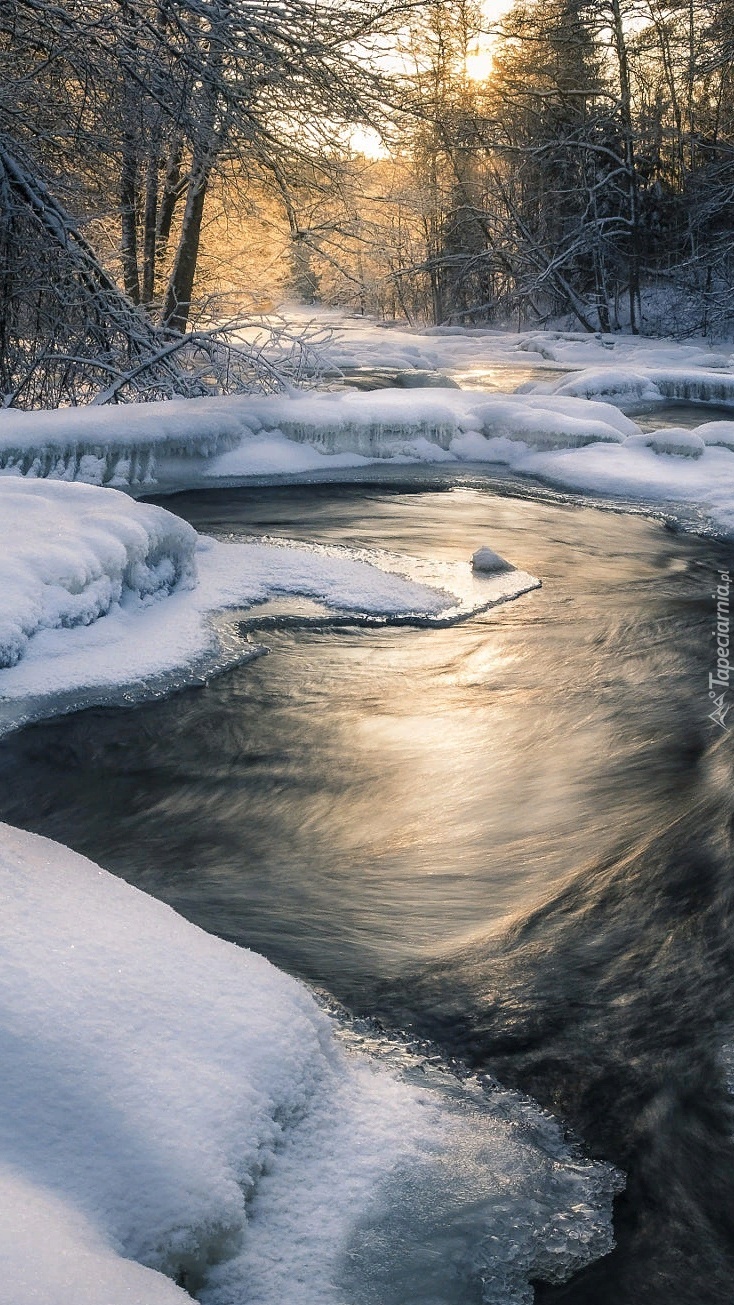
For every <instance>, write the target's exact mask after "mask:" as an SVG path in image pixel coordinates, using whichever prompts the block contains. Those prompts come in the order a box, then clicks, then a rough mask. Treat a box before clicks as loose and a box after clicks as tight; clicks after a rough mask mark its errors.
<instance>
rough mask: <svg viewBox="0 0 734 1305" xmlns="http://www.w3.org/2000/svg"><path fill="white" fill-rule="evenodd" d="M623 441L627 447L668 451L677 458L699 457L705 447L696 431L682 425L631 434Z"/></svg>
mask: <svg viewBox="0 0 734 1305" xmlns="http://www.w3.org/2000/svg"><path fill="white" fill-rule="evenodd" d="M625 443H626V446H627V448H634V447H636V446H637V447H642V448H649V449H652V451H653V453H668V454H671V455H672V456H673V457H679V458H700V457H702V456H703V453H704V451H705V448H706V444H705V442H704V440H703V439H702V438H701V436H700V435H699V434H698V433H697V432H696V431H692V430H687V429H686V428H685V427H683V426H664V427H661V429H660V430H656V431H652V432H651V433H649V434H646V435H632V436H630V438H629V439H628V440H626V441H625Z"/></svg>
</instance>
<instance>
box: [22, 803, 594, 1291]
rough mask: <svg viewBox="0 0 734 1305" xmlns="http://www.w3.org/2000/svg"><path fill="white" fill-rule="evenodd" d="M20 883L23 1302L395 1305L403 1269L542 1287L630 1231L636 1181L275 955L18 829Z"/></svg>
mask: <svg viewBox="0 0 734 1305" xmlns="http://www.w3.org/2000/svg"><path fill="white" fill-rule="evenodd" d="M0 892H1V893H2V898H3V904H4V905H3V932H4V943H3V951H4V964H3V967H2V971H1V972H0V1041H1V1045H2V1055H1V1056H0V1066H1V1070H0V1199H2V1203H3V1220H2V1225H1V1227H0V1271H1V1272H2V1282H3V1287H2V1296H3V1299H4V1300H6V1301H8V1303H9V1305H33V1302H38V1305H49V1303H50V1302H53V1305H100V1302H102V1301H104V1305H174V1302H176V1301H179V1302H181V1303H183V1301H185V1300H190V1296H189V1295H187V1293H186V1292H185V1291H184V1290H182V1289H181V1288H180V1287H177V1286H176V1285H175V1281H176V1280H178V1281H179V1282H182V1283H184V1284H185V1285H186V1286H187V1288H188V1289H189V1291H195V1292H196V1294H197V1298H198V1299H199V1300H200V1301H202V1302H203V1305H241V1302H242V1301H243V1300H245V1299H246V1300H247V1301H248V1302H250V1305H282V1302H283V1301H286V1300H287V1301H288V1305H347V1302H350V1303H351V1305H359V1303H360V1302H364V1303H365V1305H366V1303H367V1301H369V1300H374V1299H376V1298H379V1299H380V1300H381V1302H383V1305H389V1302H390V1301H391V1300H395V1301H396V1303H397V1300H398V1299H401V1298H400V1297H395V1296H391V1295H390V1294H389V1292H388V1293H386V1294H380V1291H379V1289H378V1294H377V1297H376V1296H374V1295H371V1294H370V1292H371V1290H372V1287H371V1283H373V1282H374V1280H375V1275H377V1280H378V1282H379V1275H380V1273H381V1272H382V1271H383V1269H384V1267H385V1265H386V1264H387V1265H388V1266H389V1264H390V1262H392V1263H393V1264H398V1265H403V1266H405V1265H408V1266H410V1265H411V1263H413V1265H414V1266H415V1267H416V1269H417V1270H418V1271H421V1268H422V1271H423V1272H424V1273H433V1274H435V1275H436V1276H435V1281H434V1279H433V1278H432V1279H431V1282H432V1286H433V1287H434V1288H436V1284H438V1287H439V1288H440V1289H439V1290H435V1291H434V1292H433V1294H431V1299H435V1300H437V1301H445V1302H449V1301H460V1300H463V1299H465V1295H464V1294H462V1292H465V1289H466V1282H467V1277H466V1275H467V1273H468V1272H469V1265H470V1264H471V1265H474V1266H475V1267H474V1273H475V1274H476V1278H477V1280H478V1279H479V1277H480V1275H483V1276H484V1278H485V1280H486V1281H487V1282H488V1283H489V1284H490V1285H491V1287H492V1290H491V1293H490V1295H489V1296H488V1297H486V1299H491V1300H492V1301H493V1302H494V1303H495V1305H521V1302H529V1301H531V1300H532V1289H531V1288H530V1287H529V1285H528V1278H529V1277H531V1276H538V1275H542V1276H545V1277H549V1278H551V1279H553V1280H562V1279H563V1278H564V1277H566V1276H568V1274H569V1273H570V1272H572V1271H573V1270H575V1269H576V1268H578V1267H579V1266H580V1265H581V1264H583V1263H585V1262H588V1260H589V1259H592V1258H594V1257H595V1256H598V1255H600V1254H603V1253H605V1252H606V1251H607V1250H608V1249H610V1247H611V1210H610V1205H611V1196H612V1194H613V1192H614V1191H615V1190H617V1189H618V1187H619V1179H618V1176H617V1175H615V1174H614V1172H613V1171H611V1170H609V1169H608V1168H607V1167H606V1166H603V1165H599V1164H595V1163H592V1162H586V1161H582V1160H580V1159H579V1158H577V1157H574V1156H572V1154H571V1153H570V1152H569V1150H568V1148H567V1147H566V1146H565V1144H564V1143H563V1142H562V1140H561V1136H560V1132H559V1130H558V1129H557V1127H556V1126H555V1125H553V1124H552V1122H551V1121H549V1120H548V1119H547V1118H546V1117H544V1116H542V1115H541V1114H540V1112H539V1111H538V1110H537V1109H535V1108H534V1107H532V1106H531V1105H530V1103H527V1102H523V1101H522V1100H519V1099H515V1098H513V1097H512V1096H511V1094H508V1093H503V1092H502V1091H496V1092H495V1093H493V1094H492V1095H491V1096H489V1097H487V1096H486V1095H484V1094H483V1093H482V1092H481V1091H480V1090H479V1088H478V1087H474V1088H472V1087H470V1086H466V1087H464V1086H462V1085H460V1084H459V1083H458V1081H456V1080H454V1079H453V1078H452V1077H451V1076H450V1075H448V1074H446V1073H442V1074H439V1073H438V1072H437V1071H432V1074H433V1077H431V1073H426V1072H425V1067H424V1066H422V1065H421V1064H419V1063H418V1062H417V1061H415V1057H413V1060H414V1062H415V1063H414V1064H412V1066H411V1061H410V1057H409V1056H407V1055H405V1056H403V1057H402V1060H401V1056H400V1054H399V1048H398V1047H396V1046H395V1045H392V1044H391V1045H390V1046H389V1047H387V1046H386V1047H385V1048H383V1054H382V1056H381V1057H380V1055H378V1054H377V1049H375V1050H374V1052H370V1053H369V1054H368V1051H367V1050H364V1049H362V1050H359V1049H358V1046H357V1045H354V1046H352V1045H350V1043H349V1040H348V1039H346V1040H345V1037H344V1034H343V1033H342V1032H341V1030H340V1028H339V1026H338V1025H337V1024H336V1022H335V1021H334V1020H333V1019H332V1018H330V1017H329V1016H328V1015H327V1014H326V1013H325V1011H324V1010H322V1009H321V1008H320V1007H319V1006H318V1005H317V1003H316V1002H315V1000H314V999H313V997H312V996H311V994H310V993H309V992H308V990H307V989H306V988H305V987H304V986H303V985H301V984H300V983H298V982H297V981H296V980H294V979H292V978H289V977H288V976H286V975H285V974H283V973H281V972H280V971H278V970H277V969H275V968H274V967H273V966H272V965H271V964H270V963H269V962H267V961H266V960H264V959H263V958H261V957H259V956H256V955H254V954H253V953H252V952H249V951H244V950H242V949H240V948H237V947H235V946H233V945H232V944H230V943H227V942H224V941H222V940H220V939H218V938H215V937H212V936H210V935H208V934H205V933H203V932H202V931H201V930H199V929H197V928H196V927H195V926H193V925H191V924H189V923H187V922H186V921H184V920H183V919H182V918H181V917H180V916H178V915H176V914H175V912H173V911H172V910H171V909H170V908H169V907H167V906H165V905H163V904H162V903H159V902H156V901H154V900H153V899H152V898H150V897H148V896H147V895H146V894H144V893H141V892H139V891H138V890H137V889H135V888H132V887H130V886H129V885H127V884H125V883H124V882H122V881H121V880H118V879H116V878H114V877H113V876H112V875H110V874H108V873H107V872H105V871H104V870H101V869H100V868H99V867H97V866H95V865H94V864H93V863H91V862H90V861H87V860H85V859H84V858H83V857H80V856H78V855H76V854H75V853H73V852H71V851H69V850H67V849H66V848H63V847H61V846H59V845H58V844H55V843H52V842H50V841H48V840H46V839H42V838H38V837H36V836H33V835H30V834H26V833H22V832H21V831H19V830H14V829H11V828H10V827H8V826H2V827H1V829H0ZM352 1041H353V1042H354V1039H353V1040H352ZM361 1041H362V1042H364V1039H362V1040H361ZM388 1059H392V1060H393V1061H394V1063H395V1067H394V1068H390V1067H388V1065H387V1063H386V1062H387V1060H388ZM429 1212H430V1213H429ZM432 1220H434V1221H437V1222H438V1226H439V1227H441V1230H442V1231H443V1233H444V1235H447V1234H450V1235H451V1236H452V1237H453V1242H452V1248H453V1251H454V1257H453V1258H452V1257H447V1259H446V1262H445V1263H443V1262H441V1263H439V1264H438V1265H435V1266H433V1268H432V1257H431V1253H430V1250H429V1245H430V1240H431V1239H432V1238H433V1237H434V1236H435V1232H436V1228H435V1227H434V1224H433V1222H432ZM433 1258H434V1259H435V1256H434V1257H433ZM350 1266H351V1268H350ZM426 1266H428V1268H426ZM350 1273H351V1274H352V1279H351V1280H350ZM355 1274H356V1277H355ZM452 1284H453V1286H452ZM452 1291H453V1293H454V1294H451V1292H452Z"/></svg>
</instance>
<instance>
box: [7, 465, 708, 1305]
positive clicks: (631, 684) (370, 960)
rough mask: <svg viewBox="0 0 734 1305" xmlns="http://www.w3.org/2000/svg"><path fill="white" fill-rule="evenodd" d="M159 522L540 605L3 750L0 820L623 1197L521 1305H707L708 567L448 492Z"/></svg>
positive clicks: (392, 634) (226, 502) (297, 663)
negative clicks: (524, 1100) (354, 554)
mask: <svg viewBox="0 0 734 1305" xmlns="http://www.w3.org/2000/svg"><path fill="white" fill-rule="evenodd" d="M166 506H167V507H169V508H170V509H173V510H175V511H178V512H180V513H181V514H182V515H184V516H186V517H187V519H189V520H191V521H192V522H193V524H194V525H195V526H196V527H197V528H198V529H199V530H203V531H210V532H235V533H236V532H237V531H244V532H248V533H251V532H256V533H258V532H263V533H268V534H271V535H273V534H275V535H277V534H282V535H284V536H289V537H294V538H299V539H318V540H320V541H322V542H333V543H342V544H350V545H356V546H360V547H361V546H374V545H378V546H380V547H384V548H389V549H395V550H402V551H405V552H408V553H413V554H416V555H419V556H430V557H435V558H438V559H441V560H454V559H457V558H465V557H466V556H468V555H469V554H470V553H471V552H472V551H473V550H474V549H475V548H476V547H477V546H478V545H479V544H482V543H485V542H486V543H488V544H490V545H491V547H493V548H494V549H496V550H497V551H499V552H500V553H502V554H503V555H504V556H506V557H509V558H510V559H511V560H512V561H513V562H514V563H516V564H517V565H518V566H521V567H522V568H524V569H526V570H528V571H530V572H532V573H534V574H536V575H538V576H540V577H541V578H542V581H543V588H542V590H540V591H538V592H536V593H533V594H529V595H527V596H525V597H523V598H521V599H520V600H518V601H517V602H515V603H512V604H510V605H508V606H507V607H504V608H501V609H499V610H495V611H494V612H491V613H489V614H487V615H485V616H482V617H478V618H475V619H474V620H472V621H470V622H468V623H467V624H465V625H462V626H459V627H456V628H453V629H448V630H411V629H391V628H384V629H379V630H364V629H357V628H339V629H330V628H329V627H328V625H325V626H324V627H323V628H322V629H307V630H297V629H295V630H294V629H290V628H289V629H287V630H281V631H278V630H275V631H273V630H268V631H267V632H266V633H265V634H264V635H263V641H264V642H266V643H267V644H268V646H269V647H270V649H271V652H270V655H269V656H268V657H265V658H262V659H260V660H259V661H256V662H253V663H251V664H249V665H247V666H245V667H241V668H238V669H235V670H233V671H231V672H230V673H228V674H226V675H224V676H222V677H221V678H220V679H218V680H215V681H213V682H212V683H211V684H210V685H208V686H207V687H205V688H202V689H197V690H192V691H189V692H186V693H183V694H180V695H178V696H176V697H174V698H171V699H169V700H167V701H163V702H158V703H155V704H149V705H146V706H141V707H137V708H136V709H134V710H124V709H115V710H112V709H107V710H102V709H98V710H92V711H88V712H85V713H81V714H79V715H77V716H73V717H68V718H65V719H62V720H57V721H55V722H52V723H49V724H46V725H37V726H34V727H32V728H29V729H27V730H26V731H24V732H23V733H22V734H19V735H17V736H15V737H12V738H10V739H8V740H6V741H5V742H4V743H3V744H2V746H1V747H0V773H1V774H2V780H3V783H2V794H3V796H2V806H1V810H0V814H2V817H3V818H4V819H7V820H9V821H11V822H12V823H14V824H18V825H21V826H23V827H26V828H31V829H34V830H36V831H38V832H42V833H45V834H48V835H50V836H52V837H55V838H58V839H60V840H62V841H63V842H66V843H68V844H70V845H71V846H73V847H75V848H76V849H78V850H80V851H83V852H85V853H87V854H89V855H91V856H92V857H94V858H95V859H96V860H98V861H100V862H101V863H102V864H103V865H105V866H106V867H108V868H109V869H112V870H113V871H115V872H116V873H118V874H121V875H122V876H124V877H125V878H127V879H129V880H130V881H132V882H134V883H136V884H138V885H140V886H141V887H143V888H145V889H146V890H148V891H150V892H152V893H154V894H155V895H156V896H159V897H161V898H163V899H164V900H166V901H169V902H171V903H172V904H173V905H174V906H175V907H176V909H177V910H179V911H181V912H182V913H183V914H184V915H186V916H188V917H189V918H191V919H193V920H195V921H196V922H197V923H199V924H201V925H203V926H204V927H205V928H208V929H211V930H213V931H215V932H217V933H219V934H222V935H224V936H226V937H229V938H232V939H235V940H236V941H238V942H241V943H246V944H248V945H251V946H253V947H255V948H257V949H258V950H260V951H263V952H264V953H265V954H266V955H268V956H270V957H271V958H272V959H273V960H274V961H276V962H277V963H278V964H279V965H281V966H284V967H285V968H287V969H289V970H291V971H293V972H295V973H297V974H299V975H302V976H304V977H306V978H307V979H309V980H311V981H314V982H316V983H317V984H320V985H325V986H326V987H327V988H328V989H329V990H330V991H331V992H333V993H334V994H335V995H336V996H337V998H339V999H340V1000H342V1001H344V1002H345V1003H347V1005H348V1006H349V1007H350V1008H351V1009H352V1010H355V1011H363V1012H368V1013H378V1014H379V1015H380V1017H381V1019H382V1020H383V1021H384V1022H385V1023H386V1024H388V1025H390V1024H392V1025H394V1026H395V1027H399V1028H414V1029H416V1030H418V1031H419V1032H420V1033H422V1034H426V1035H428V1036H430V1037H432V1038H434V1039H435V1040H437V1041H438V1043H439V1045H440V1046H442V1047H443V1048H444V1050H445V1051H446V1052H447V1053H448V1054H456V1055H459V1056H461V1057H463V1058H465V1059H466V1060H467V1061H469V1062H470V1063H472V1064H474V1065H478V1066H480V1067H490V1068H492V1069H493V1070H494V1071H496V1072H497V1073H498V1074H499V1076H500V1077H501V1078H502V1079H503V1080H504V1081H506V1082H508V1083H510V1084H512V1085H517V1086H520V1087H522V1088H524V1089H525V1090H528V1091H530V1092H531V1093H532V1094H533V1095H534V1096H535V1097H536V1098H537V1099H539V1100H540V1101H541V1102H543V1103H544V1104H546V1105H548V1106H550V1107H552V1108H553V1109H554V1110H555V1111H556V1112H557V1113H558V1114H559V1116H560V1117H561V1118H563V1119H565V1120H566V1121H567V1123H568V1124H569V1126H571V1127H572V1128H573V1129H575V1130H576V1131H577V1134H579V1135H580V1136H582V1137H583V1139H584V1142H585V1143H586V1144H587V1145H588V1146H589V1147H590V1148H591V1150H592V1151H593V1152H594V1153H595V1154H596V1155H598V1156H600V1157H604V1158H608V1159H611V1160H612V1161H614V1162H615V1163H618V1164H620V1165H622V1167H623V1168H625V1169H626V1170H627V1171H628V1173H629V1189H628V1194H627V1196H626V1197H624V1198H622V1200H621V1202H620V1203H619V1206H618V1212H617V1227H618V1237H619V1243H620V1244H619V1249H618V1250H617V1251H616V1252H615V1253H614V1254H613V1255H612V1256H611V1257H609V1258H607V1259H606V1260H602V1261H600V1262H598V1264H597V1265H596V1266H594V1267H593V1268H592V1269H591V1270H588V1271H586V1272H585V1273H584V1274H582V1275H580V1276H579V1277H578V1278H577V1279H576V1280H574V1281H573V1282H572V1283H571V1284H570V1285H569V1286H567V1287H565V1288H550V1287H543V1288H539V1289H538V1299H539V1300H554V1301H555V1300H564V1301H565V1300H567V1301H569V1302H574V1305H582V1303H583V1305H596V1303H597V1302H600V1303H602V1305H603V1303H605V1302H609V1303H610V1305H611V1302H615V1305H633V1303H634V1305H637V1302H640V1301H643V1300H644V1301H645V1302H654V1305H663V1302H665V1305H688V1302H691V1305H692V1303H693V1302H694V1301H697V1302H712V1303H713V1302H721V1303H722V1305H723V1303H724V1302H728V1301H730V1300H731V1299H732V1296H731V1281H732V1273H733V1272H734V1151H733V1150H732V1145H731V1120H730V1111H729V1105H728V1102H729V1097H728V1096H727V1093H726V1090H725V1085H724V1078H723V1072H722V1071H721V1069H720V1066H719V1061H718V1048H719V1045H720V1043H721V1042H723V1041H724V1040H725V1036H726V1033H727V1026H728V1022H729V1019H730V1004H731V996H732V977H733V973H734V966H733V959H734V958H733V957H732V934H731V919H732V911H733V910H734V899H733V898H732V874H731V870H732V866H731V856H730V848H729V844H728V841H727V839H728V833H729V814H730V812H729V808H730V802H729V796H728V794H729V788H730V774H729V766H730V757H729V755H728V735H723V734H722V732H721V731H720V730H718V731H717V730H716V729H715V727H714V726H713V725H711V723H710V722H709V721H708V720H707V715H708V710H709V701H708V697H707V688H708V684H707V676H708V671H709V669H710V664H711V640H710V629H711V621H712V614H713V611H714V603H713V599H712V597H711V593H712V586H713V585H714V583H715V580H716V575H717V572H718V570H719V568H721V567H724V566H727V565H729V566H731V565H734V556H733V555H732V552H731V550H730V549H729V550H727V549H725V548H723V546H721V547H720V546H717V545H715V544H714V543H712V542H711V541H705V540H701V539H697V538H694V537H691V536H681V535H674V534H671V533H670V532H668V531H666V530H665V529H664V528H663V527H662V526H661V525H660V524H659V523H658V522H655V521H649V520H645V519H643V518H642V517H635V516H626V515H621V514H615V513H611V512H601V511H598V510H596V509H592V508H579V507H574V506H571V505H563V504H559V503H555V502H549V501H543V500H541V499H533V498H524V499H521V498H516V497H513V496H509V495H502V496H500V495H498V494H496V493H493V492H490V491H489V490H482V489H479V488H472V487H467V486H461V487H457V488H454V489H448V488H442V489H432V488H429V487H426V485H425V484H423V485H421V486H419V487H417V488H416V489H415V490H414V491H411V490H410V489H409V487H408V486H407V485H406V484H403V485H402V486H395V487H392V488H388V487H382V488H380V487H374V486H373V487H370V486H368V485H367V486H366V485H351V486H349V485H348V486H340V487H338V486H331V487H326V486H312V487H303V486H301V487H298V488H289V489H267V490H263V489H259V490H234V491H218V492H205V493H197V494H194V495H190V496H186V495H182V496H179V497H177V498H173V499H167V500H166ZM717 735H720V736H721V737H720V738H717V737H716V736H717Z"/></svg>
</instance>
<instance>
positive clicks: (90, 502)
mask: <svg viewBox="0 0 734 1305" xmlns="http://www.w3.org/2000/svg"><path fill="white" fill-rule="evenodd" d="M0 505H1V509H2V521H3V530H4V533H5V545H4V549H3V554H2V557H0V594H1V595H2V597H1V598H0V668H2V667H8V666H14V665H15V664H16V663H17V662H19V661H20V659H21V657H23V656H24V655H25V653H26V651H27V649H28V645H29V642H30V640H31V638H32V637H33V636H34V635H36V634H38V633H39V631H41V630H58V629H62V628H65V629H69V628H73V627H74V626H88V625H91V624H92V623H93V622H95V621H98V620H99V619H100V618H101V617H103V616H105V615H107V613H109V612H110V611H111V609H112V608H113V607H116V606H119V605H121V604H122V605H126V606H128V607H132V606H133V605H137V606H141V605H145V604H149V603H150V602H152V601H154V600H156V599H161V598H163V597H165V596H167V595H169V594H171V593H173V592H174V590H176V589H178V588H191V587H192V586H193V585H194V583H195V577H196V568H195V562H194V552H195V548H196V531H195V530H193V529H192V528H191V526H189V525H187V523H186V522H184V521H181V520H180V519H179V518H178V517H174V516H172V515H171V513H170V512H164V511H163V509H162V508H157V507H148V506H142V505H140V504H134V503H132V502H131V501H130V500H129V499H127V498H125V497H124V496H123V495H122V494H114V493H112V494H108V493H105V494H100V493H99V492H98V491H95V490H94V489H92V488H91V487H90V486H89V485H84V484H77V485H68V486H65V487H64V492H63V493H61V494H60V493H59V492H58V488H57V487H56V486H54V485H53V484H52V483H49V482H47V481H37V480H36V481H33V480H31V481H27V480H12V481H5V482H3V483H2V494H1V496H0Z"/></svg>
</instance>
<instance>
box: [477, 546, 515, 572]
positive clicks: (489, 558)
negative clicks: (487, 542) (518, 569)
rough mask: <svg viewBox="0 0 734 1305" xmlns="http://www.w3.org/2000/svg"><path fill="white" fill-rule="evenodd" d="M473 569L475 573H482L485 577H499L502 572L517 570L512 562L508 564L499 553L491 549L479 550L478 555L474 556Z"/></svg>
mask: <svg viewBox="0 0 734 1305" xmlns="http://www.w3.org/2000/svg"><path fill="white" fill-rule="evenodd" d="M471 564H472V568H473V569H474V570H475V571H481V572H483V573H484V574H485V575H498V574H499V573H501V572H502V571H514V570H515V568H514V566H513V565H512V563H511V562H507V561H506V560H505V558H504V557H500V555H499V553H494V552H493V551H492V549H491V548H486V547H483V548H478V549H477V551H476V553H473V554H472V559H471Z"/></svg>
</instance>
